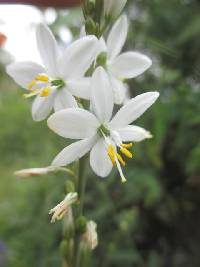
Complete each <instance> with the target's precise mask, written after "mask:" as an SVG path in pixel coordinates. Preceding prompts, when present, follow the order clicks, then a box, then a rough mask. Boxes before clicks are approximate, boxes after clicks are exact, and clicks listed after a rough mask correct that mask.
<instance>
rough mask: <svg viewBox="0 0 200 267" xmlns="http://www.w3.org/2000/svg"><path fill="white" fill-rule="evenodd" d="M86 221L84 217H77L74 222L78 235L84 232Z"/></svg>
mask: <svg viewBox="0 0 200 267" xmlns="http://www.w3.org/2000/svg"><path fill="white" fill-rule="evenodd" d="M86 227H87V220H86V218H85V217H84V216H81V217H79V218H78V219H77V220H76V230H77V232H78V233H80V234H82V233H84V232H85V231H86Z"/></svg>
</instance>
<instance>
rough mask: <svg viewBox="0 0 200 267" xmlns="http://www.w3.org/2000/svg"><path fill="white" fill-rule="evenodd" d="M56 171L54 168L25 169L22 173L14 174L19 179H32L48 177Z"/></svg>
mask: <svg viewBox="0 0 200 267" xmlns="http://www.w3.org/2000/svg"><path fill="white" fill-rule="evenodd" d="M54 171H56V168H54V167H45V168H31V169H23V170H20V171H16V172H15V173H14V174H15V175H16V176H19V177H31V176H43V175H47V174H48V173H50V172H54Z"/></svg>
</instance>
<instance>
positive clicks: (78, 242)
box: [73, 158, 86, 267]
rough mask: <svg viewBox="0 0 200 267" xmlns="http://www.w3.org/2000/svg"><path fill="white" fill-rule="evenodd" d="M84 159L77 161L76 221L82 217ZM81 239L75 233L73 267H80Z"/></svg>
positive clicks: (84, 184)
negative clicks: (77, 204)
mask: <svg viewBox="0 0 200 267" xmlns="http://www.w3.org/2000/svg"><path fill="white" fill-rule="evenodd" d="M85 160H86V159H85V158H82V159H81V160H79V175H78V180H77V185H76V187H77V193H78V196H79V206H78V208H77V214H76V219H78V218H80V217H81V216H82V215H83V205H84V195H85V186H86V177H85V175H84V171H85ZM80 245H81V237H80V234H79V233H78V232H77V231H76V233H75V237H74V264H73V267H80V259H81V251H80Z"/></svg>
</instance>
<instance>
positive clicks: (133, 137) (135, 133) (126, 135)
mask: <svg viewBox="0 0 200 267" xmlns="http://www.w3.org/2000/svg"><path fill="white" fill-rule="evenodd" d="M116 131H117V132H118V134H119V135H120V137H121V140H122V141H123V142H129V141H133V142H141V141H143V140H144V139H149V138H152V135H151V134H150V132H148V131H146V130H145V129H143V128H141V127H138V126H135V125H128V126H126V127H124V128H121V129H117V130H116Z"/></svg>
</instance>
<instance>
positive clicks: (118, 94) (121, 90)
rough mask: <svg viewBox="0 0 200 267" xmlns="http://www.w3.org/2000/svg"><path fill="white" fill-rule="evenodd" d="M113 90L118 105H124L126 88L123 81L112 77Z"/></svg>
mask: <svg viewBox="0 0 200 267" xmlns="http://www.w3.org/2000/svg"><path fill="white" fill-rule="evenodd" d="M110 80H111V84H112V90H113V94H114V102H115V104H117V105H122V104H123V103H124V101H125V96H126V95H125V94H126V88H125V85H124V84H123V82H122V81H120V80H118V79H116V78H115V77H113V76H111V77H110Z"/></svg>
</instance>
